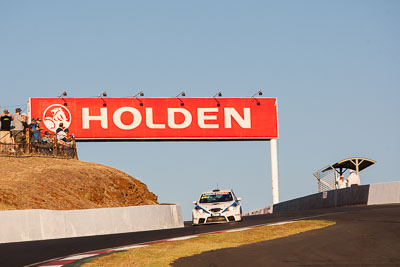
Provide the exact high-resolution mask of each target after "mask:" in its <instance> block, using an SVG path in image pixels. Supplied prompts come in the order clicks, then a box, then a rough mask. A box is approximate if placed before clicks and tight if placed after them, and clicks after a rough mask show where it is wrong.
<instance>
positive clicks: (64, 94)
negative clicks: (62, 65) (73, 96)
mask: <svg viewBox="0 0 400 267" xmlns="http://www.w3.org/2000/svg"><path fill="white" fill-rule="evenodd" d="M63 96H67V91H64V92H62V93H61V94H60V95H59V96H58V98H62V97H63Z"/></svg>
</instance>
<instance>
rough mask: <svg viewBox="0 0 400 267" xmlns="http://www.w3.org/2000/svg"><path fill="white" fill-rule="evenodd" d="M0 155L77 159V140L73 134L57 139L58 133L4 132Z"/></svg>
mask: <svg viewBox="0 0 400 267" xmlns="http://www.w3.org/2000/svg"><path fill="white" fill-rule="evenodd" d="M0 155H1V156H10V157H26V156H44V157H60V158H72V159H77V158H78V154H77V149H76V141H75V137H74V136H73V135H70V136H67V137H65V138H63V139H60V140H59V139H57V134H55V133H49V132H46V133H45V134H41V133H39V134H37V133H36V134H33V133H32V132H31V131H29V129H27V130H26V131H11V132H9V133H4V132H2V135H1V136H0Z"/></svg>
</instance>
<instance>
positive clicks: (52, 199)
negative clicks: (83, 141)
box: [0, 157, 158, 210]
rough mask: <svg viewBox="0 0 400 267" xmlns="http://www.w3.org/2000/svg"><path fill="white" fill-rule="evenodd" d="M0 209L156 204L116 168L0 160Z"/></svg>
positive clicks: (39, 160) (141, 186) (142, 186)
mask: <svg viewBox="0 0 400 267" xmlns="http://www.w3.org/2000/svg"><path fill="white" fill-rule="evenodd" d="M0 166H1V167H0V210H10V209H53V210H69V209H92V208H110V207H126V206H136V205H152V204H158V202H157V196H156V195H155V194H153V193H152V192H150V191H149V190H148V189H147V186H146V185H145V184H143V183H142V182H140V181H139V180H137V179H135V178H133V177H132V176H130V175H128V174H126V173H124V172H122V171H119V170H117V169H114V168H111V167H107V166H104V165H100V164H95V163H89V162H83V161H79V160H66V159H53V158H8V157H0Z"/></svg>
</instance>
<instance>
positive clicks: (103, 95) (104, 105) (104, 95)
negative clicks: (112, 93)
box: [99, 91, 107, 107]
mask: <svg viewBox="0 0 400 267" xmlns="http://www.w3.org/2000/svg"><path fill="white" fill-rule="evenodd" d="M99 97H100V98H101V100H103V107H106V106H107V103H106V101H105V100H104V98H103V97H107V92H106V91H104V92H103V93H101V94H100V95H99Z"/></svg>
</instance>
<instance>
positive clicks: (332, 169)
mask: <svg viewBox="0 0 400 267" xmlns="http://www.w3.org/2000/svg"><path fill="white" fill-rule="evenodd" d="M375 163H376V161H374V160H372V159H367V158H359V157H354V158H347V159H344V160H341V161H338V162H336V163H333V164H329V165H328V166H326V167H324V168H322V169H320V170H319V171H317V172H315V173H313V175H314V176H315V178H317V180H318V192H323V191H329V190H334V189H338V187H337V183H336V181H337V179H338V177H339V176H341V175H343V174H344V173H345V172H346V171H347V170H354V171H355V172H356V173H357V174H359V172H361V171H362V170H364V169H366V168H368V167H369V166H371V165H373V164H375Z"/></svg>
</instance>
